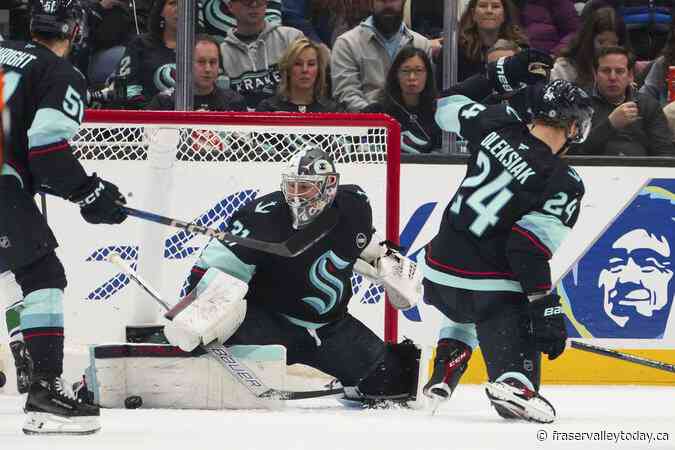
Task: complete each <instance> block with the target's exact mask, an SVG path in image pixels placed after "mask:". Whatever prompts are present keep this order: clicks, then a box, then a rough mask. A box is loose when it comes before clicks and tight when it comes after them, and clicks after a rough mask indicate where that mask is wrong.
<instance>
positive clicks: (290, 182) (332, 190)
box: [281, 145, 340, 230]
mask: <svg viewBox="0 0 675 450" xmlns="http://www.w3.org/2000/svg"><path fill="white" fill-rule="evenodd" d="M339 181H340V174H338V173H337V170H336V169H335V163H334V162H333V159H332V158H331V157H330V156H329V155H328V154H327V153H326V152H324V151H323V150H321V149H319V148H318V147H316V146H313V145H306V146H304V147H303V148H302V149H301V150H300V151H298V152H297V153H296V154H295V155H293V157H292V158H291V160H290V161H289V163H288V167H287V168H286V170H285V171H284V172H283V174H282V176H281V192H282V193H283V194H284V198H285V199H286V203H288V206H289V207H290V209H291V216H292V219H293V228H295V229H296V230H299V229H302V228H304V227H306V226H307V225H309V224H310V223H311V222H312V221H313V220H314V219H316V218H317V217H318V216H319V215H320V214H321V213H322V212H323V211H324V210H325V209H326V208H329V207H330V205H331V204H332V203H333V200H335V195H336V194H337V188H338V184H339Z"/></svg>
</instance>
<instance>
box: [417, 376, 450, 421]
mask: <svg viewBox="0 0 675 450" xmlns="http://www.w3.org/2000/svg"><path fill="white" fill-rule="evenodd" d="M423 392H424V395H425V397H427V398H429V399H430V400H431V414H430V415H432V416H433V415H434V414H436V411H437V410H438V407H439V406H440V405H441V403H443V402H445V401H447V400H448V399H450V396H451V395H452V390H451V389H450V386H448V385H447V383H436V384H434V385H432V386H429V388H428V389H425V390H424V391H423Z"/></svg>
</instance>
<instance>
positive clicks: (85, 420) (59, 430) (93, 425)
mask: <svg viewBox="0 0 675 450" xmlns="http://www.w3.org/2000/svg"><path fill="white" fill-rule="evenodd" d="M100 429H101V424H100V423H99V421H98V418H97V417H91V416H85V417H62V416H57V415H55V414H50V413H38V412H29V413H27V417H26V421H25V422H24V424H23V432H24V434H28V435H35V434H40V435H53V434H58V435H87V434H94V433H96V432H97V431H98V430H100Z"/></svg>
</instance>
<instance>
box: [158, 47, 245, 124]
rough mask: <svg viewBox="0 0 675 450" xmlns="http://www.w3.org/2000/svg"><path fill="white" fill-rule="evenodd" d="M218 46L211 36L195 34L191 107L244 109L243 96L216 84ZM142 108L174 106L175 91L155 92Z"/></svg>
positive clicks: (202, 109) (172, 89) (163, 108)
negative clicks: (148, 102)
mask: <svg viewBox="0 0 675 450" xmlns="http://www.w3.org/2000/svg"><path fill="white" fill-rule="evenodd" d="M219 52H220V48H219V47H218V42H217V41H216V40H215V39H214V38H213V37H211V36H209V35H206V34H200V35H197V36H196V37H195V49H194V53H193V62H192V76H193V78H194V102H193V105H194V109H195V110H197V111H246V102H245V100H244V97H242V96H241V95H239V94H237V93H236V92H234V91H232V90H231V89H220V88H219V87H217V86H216V78H217V77H218V68H219V67H220V64H219V61H220V58H219ZM145 109H157V110H170V111H173V110H174V109H176V92H175V89H174V88H171V89H167V90H166V91H163V92H160V93H159V94H157V95H155V96H154V97H153V99H152V101H151V102H150V104H149V105H148V106H147V107H146V108H145Z"/></svg>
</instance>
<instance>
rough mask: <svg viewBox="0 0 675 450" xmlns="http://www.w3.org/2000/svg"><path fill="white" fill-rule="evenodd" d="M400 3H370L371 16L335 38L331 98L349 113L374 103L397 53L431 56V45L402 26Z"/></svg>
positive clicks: (397, 0)
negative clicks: (408, 51)
mask: <svg viewBox="0 0 675 450" xmlns="http://www.w3.org/2000/svg"><path fill="white" fill-rule="evenodd" d="M403 4H404V1H403V0H373V7H372V15H371V16H370V17H368V18H367V19H366V20H364V21H363V22H361V23H360V24H359V25H357V26H356V27H354V28H352V29H351V30H349V31H347V32H346V33H344V34H343V35H341V36H340V37H338V38H337V40H336V41H335V44H334V45H333V52H332V54H331V64H330V65H331V77H332V80H333V95H334V97H335V99H336V100H337V101H338V102H340V103H344V104H345V105H346V107H347V109H348V110H349V111H361V110H363V108H365V107H366V106H368V105H369V104H371V103H373V102H375V101H376V100H377V97H378V96H379V95H380V92H381V91H382V89H383V88H384V85H385V78H386V76H387V75H386V74H387V72H388V70H389V67H390V66H391V63H392V62H393V61H394V59H395V58H396V55H397V54H398V52H399V51H401V49H403V48H405V47H407V46H413V47H416V48H420V49H422V50H423V51H424V52H425V53H426V54H427V55H429V56H431V54H432V41H430V40H429V39H427V38H425V37H424V36H422V35H421V34H419V33H416V32H414V31H412V30H411V29H410V28H408V27H407V26H406V25H405V24H404V23H403Z"/></svg>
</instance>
